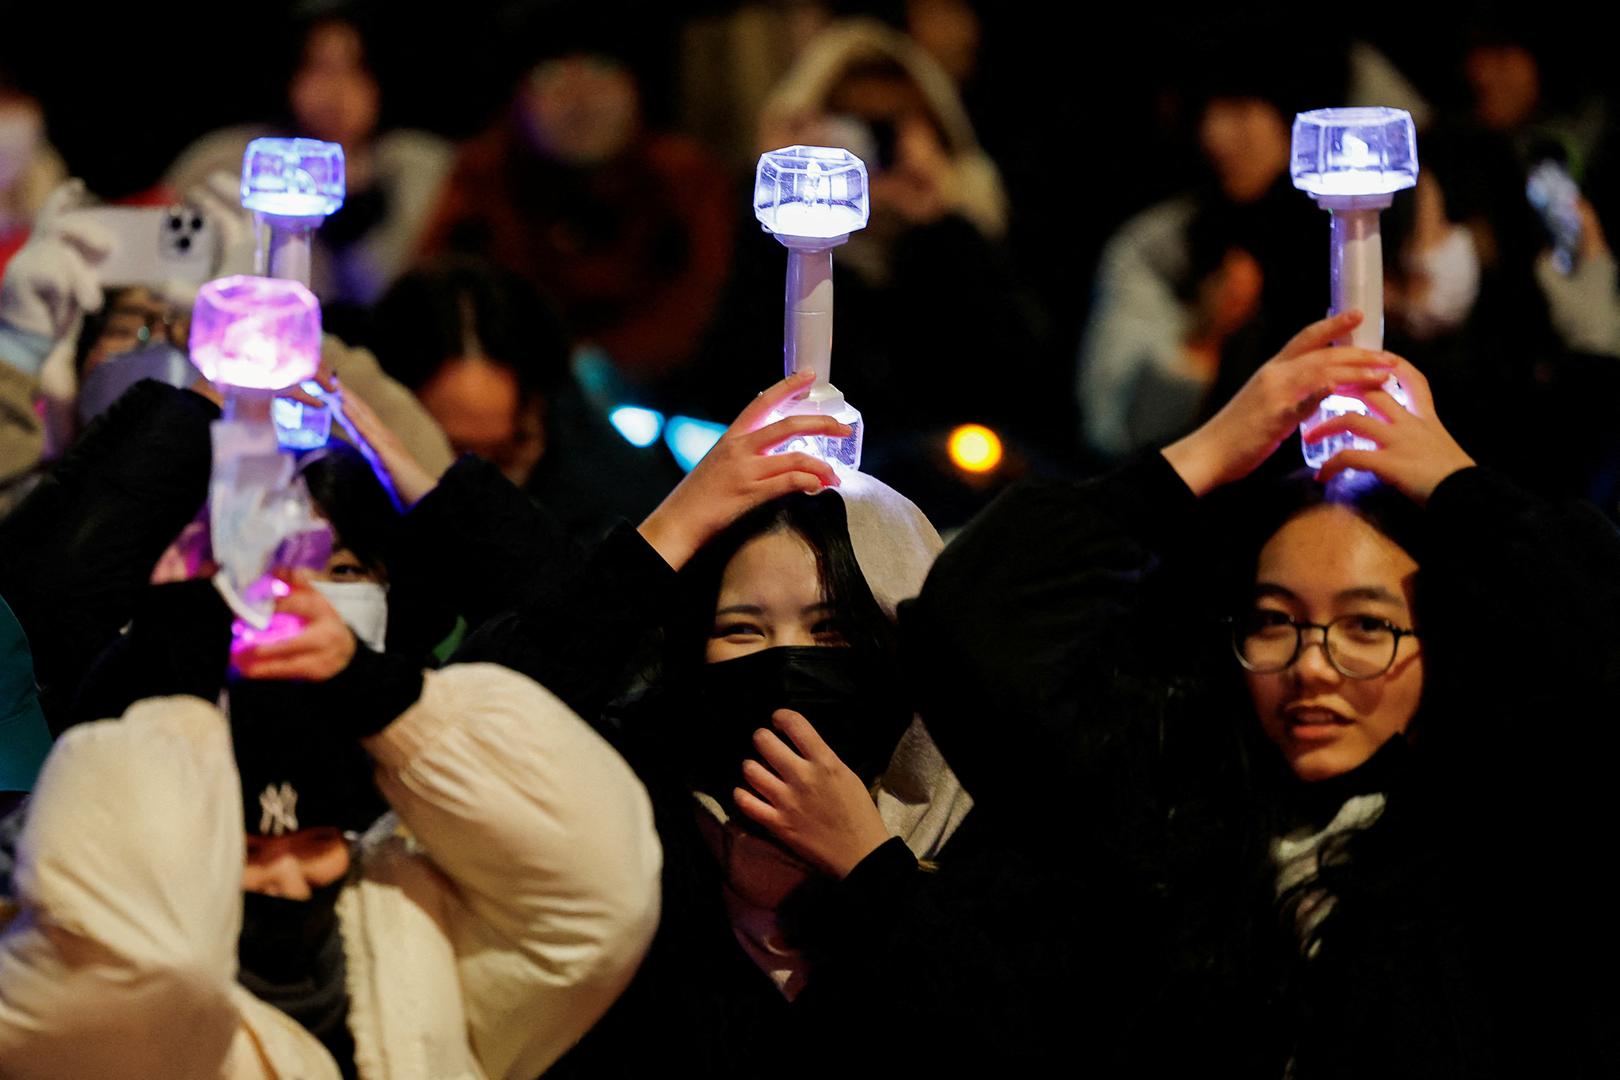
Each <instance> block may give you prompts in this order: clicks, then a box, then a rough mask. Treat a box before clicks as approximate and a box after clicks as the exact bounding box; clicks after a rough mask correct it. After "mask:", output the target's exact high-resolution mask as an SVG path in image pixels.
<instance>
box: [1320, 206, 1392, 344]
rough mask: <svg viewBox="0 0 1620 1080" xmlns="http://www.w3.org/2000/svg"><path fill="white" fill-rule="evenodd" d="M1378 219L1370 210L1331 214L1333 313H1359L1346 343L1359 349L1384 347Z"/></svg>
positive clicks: (1342, 211) (1382, 290)
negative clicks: (1356, 323)
mask: <svg viewBox="0 0 1620 1080" xmlns="http://www.w3.org/2000/svg"><path fill="white" fill-rule="evenodd" d="M1378 216H1379V211H1378V210H1374V209H1355V210H1335V211H1333V240H1332V245H1333V248H1332V263H1333V313H1334V314H1335V315H1337V314H1340V313H1342V312H1346V311H1360V312H1361V314H1362V320H1361V325H1359V326H1357V327H1356V328H1355V329H1354V330H1352V331H1351V332H1350V344H1352V345H1355V346H1357V347H1358V348H1362V349H1382V348H1383V347H1384V245H1383V238H1382V237H1381V236H1380V235H1379V231H1378Z"/></svg>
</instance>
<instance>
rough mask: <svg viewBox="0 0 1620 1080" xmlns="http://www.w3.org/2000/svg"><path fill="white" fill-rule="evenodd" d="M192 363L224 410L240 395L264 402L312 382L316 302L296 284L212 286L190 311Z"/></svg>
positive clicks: (269, 281)
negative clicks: (273, 394)
mask: <svg viewBox="0 0 1620 1080" xmlns="http://www.w3.org/2000/svg"><path fill="white" fill-rule="evenodd" d="M191 362H192V363H193V364H195V365H197V370H198V371H201V372H202V373H203V376H204V377H205V378H206V379H208V381H209V382H211V383H213V384H215V385H216V386H218V387H219V388H220V390H221V391H222V392H223V393H224V394H225V397H226V402H227V411H229V403H230V402H231V401H232V399H233V398H235V399H237V400H241V399H242V395H241V393H240V391H243V390H247V391H260V392H261V396H265V397H268V394H267V393H264V392H268V391H274V390H284V389H286V388H287V387H289V386H292V385H293V384H295V383H298V382H302V381H303V380H305V379H308V378H311V377H312V376H313V375H314V374H315V369H316V368H318V367H319V366H320V362H321V305H320V302H319V301H317V300H316V299H315V295H314V294H313V293H311V292H310V291H309V290H308V289H307V288H305V287H304V286H303V285H300V284H299V283H298V282H296V281H282V280H277V279H275V278H262V277H248V276H246V275H240V274H239V275H237V276H236V277H228V278H220V279H218V280H216V281H210V282H209V283H208V284H206V285H204V286H203V287H202V289H201V290H199V291H198V293H197V303H196V306H195V308H194V309H193V310H192V316H191ZM266 407H267V408H268V404H266Z"/></svg>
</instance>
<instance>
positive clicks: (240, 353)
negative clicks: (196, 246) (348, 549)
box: [191, 276, 331, 646]
mask: <svg viewBox="0 0 1620 1080" xmlns="http://www.w3.org/2000/svg"><path fill="white" fill-rule="evenodd" d="M320 356H321V309H320V304H319V303H317V302H316V300H315V297H314V295H313V294H311V293H310V291H309V290H308V289H306V288H304V286H302V285H300V284H299V283H298V282H296V281H280V280H276V279H273V278H260V277H242V276H239V277H229V278H220V279H218V280H216V281H210V282H209V283H208V284H206V285H204V286H203V287H202V289H201V290H200V291H199V292H198V293H197V302H196V305H195V307H194V308H193V309H192V317H191V361H192V363H193V364H195V365H196V366H197V370H199V371H201V372H202V373H203V376H204V377H205V378H207V379H208V381H209V382H211V383H213V384H214V385H215V386H216V387H218V388H219V390H220V391H221V393H223V394H224V396H225V403H224V414H223V417H222V418H221V419H220V420H218V421H216V422H215V423H214V424H213V426H212V429H211V432H210V434H211V436H212V440H213V452H214V457H213V473H212V475H211V477H210V479H209V488H208V515H209V533H210V540H211V543H212V546H213V552H214V559H215V561H216V562H218V563H219V565H220V573H219V575H218V576H217V577H216V578H215V579H214V580H215V584H216V585H217V586H218V588H219V590H220V594H221V595H222V596H224V598H225V600H226V602H227V603H228V604H229V605H230V606H231V610H232V611H234V612H235V613H236V615H237V616H238V619H237V625H236V627H235V628H234V629H235V633H236V641H237V644H238V645H239V646H240V645H241V644H244V643H246V642H249V641H252V640H254V639H255V638H257V639H258V640H264V635H265V634H266V633H267V632H269V633H273V634H277V636H279V634H281V633H292V632H296V630H297V624H296V620H290V619H287V618H285V617H283V616H279V615H278V616H275V618H276V619H278V620H281V621H282V623H283V625H282V626H280V627H279V628H278V627H277V626H275V625H273V622H272V612H273V608H274V604H275V597H276V592H277V590H276V586H277V582H276V581H275V580H274V579H273V578H271V577H269V576H268V574H269V571H270V570H271V569H272V568H273V567H275V566H298V565H303V566H321V565H324V564H325V562H326V558H327V556H328V555H329V554H330V551H331V532H330V530H329V529H328V528H327V527H326V525H325V524H324V523H323V522H321V521H320V520H319V519H318V518H317V517H316V516H315V514H314V512H313V510H312V508H311V505H310V501H309V494H308V492H307V491H306V490H305V488H304V485H303V483H302V481H300V480H297V479H295V478H294V476H293V459H292V457H291V456H289V455H287V454H284V453H282V452H281V448H280V446H279V444H278V442H277V440H276V431H275V427H274V425H273V423H272V422H271V407H272V402H273V401H274V399H275V393H276V391H278V390H282V389H285V388H287V387H289V386H292V385H293V384H295V383H297V382H299V381H300V380H303V379H307V378H309V377H310V376H312V375H314V374H315V369H316V367H317V366H318V365H319V363H320Z"/></svg>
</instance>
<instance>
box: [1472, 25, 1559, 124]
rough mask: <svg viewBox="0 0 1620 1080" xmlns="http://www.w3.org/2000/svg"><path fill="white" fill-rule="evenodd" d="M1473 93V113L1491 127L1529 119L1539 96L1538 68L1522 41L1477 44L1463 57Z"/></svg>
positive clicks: (1539, 76)
mask: <svg viewBox="0 0 1620 1080" xmlns="http://www.w3.org/2000/svg"><path fill="white" fill-rule="evenodd" d="M1463 73H1464V75H1466V76H1467V78H1468V86H1469V89H1471V90H1472V91H1473V93H1474V115H1475V116H1476V117H1477V118H1478V119H1479V122H1480V123H1481V124H1483V125H1485V126H1486V127H1488V128H1490V129H1492V130H1493V131H1511V130H1513V129H1514V128H1516V127H1518V126H1519V125H1520V124H1522V123H1524V122H1525V121H1526V120H1528V119H1530V116H1531V114H1532V113H1534V112H1535V110H1536V102H1538V101H1539V100H1540V99H1541V70H1540V69H1539V68H1538V67H1537V66H1536V58H1535V57H1534V56H1532V55H1531V54H1530V50H1529V49H1526V48H1525V47H1524V46H1522V45H1476V46H1475V47H1474V48H1472V49H1470V50H1469V51H1468V56H1467V57H1466V58H1465V59H1464V61H1463Z"/></svg>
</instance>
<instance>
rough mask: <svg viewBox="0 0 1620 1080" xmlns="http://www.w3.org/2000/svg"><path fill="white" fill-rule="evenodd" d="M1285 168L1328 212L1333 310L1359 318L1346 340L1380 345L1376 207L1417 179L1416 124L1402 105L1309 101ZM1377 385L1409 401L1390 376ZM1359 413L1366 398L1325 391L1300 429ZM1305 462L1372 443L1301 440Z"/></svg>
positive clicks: (1348, 438) (1350, 438) (1316, 463)
mask: <svg viewBox="0 0 1620 1080" xmlns="http://www.w3.org/2000/svg"><path fill="white" fill-rule="evenodd" d="M1290 172H1291V173H1292V175H1293V178H1294V186H1295V187H1297V188H1299V189H1300V190H1301V191H1303V192H1306V193H1307V194H1309V195H1310V196H1311V197H1312V198H1314V199H1315V200H1316V205H1318V206H1320V207H1321V208H1322V209H1324V210H1326V211H1328V212H1329V213H1330V214H1332V215H1333V232H1332V247H1331V251H1332V255H1331V266H1332V279H1333V312H1334V313H1335V314H1337V313H1339V312H1341V311H1349V310H1352V309H1356V310H1359V311H1360V312H1361V313H1362V315H1363V318H1362V320H1361V325H1360V326H1358V327H1356V328H1355V330H1353V331H1351V334H1350V343H1351V344H1352V345H1356V346H1359V347H1360V348H1363V349H1381V348H1383V347H1384V249H1383V239H1382V237H1381V236H1380V235H1379V230H1378V225H1379V221H1378V215H1379V213H1380V212H1381V211H1382V210H1384V209H1385V208H1386V207H1388V206H1389V205H1390V204H1391V203H1392V202H1394V200H1395V193H1396V192H1397V191H1401V190H1403V189H1405V188H1409V187H1412V186H1413V185H1414V184H1416V183H1417V174H1418V160H1417V132H1416V129H1415V128H1414V127H1413V126H1412V117H1411V114H1410V113H1408V112H1406V111H1405V110H1404V109H1389V108H1363V109H1316V110H1313V111H1311V112H1304V113H1300V114H1299V115H1298V116H1296V117H1294V138H1293V150H1292V154H1291V168H1290ZM1384 388H1385V389H1386V390H1388V391H1389V393H1390V395H1391V396H1392V397H1394V398H1395V399H1396V400H1397V401H1399V402H1400V403H1401V404H1402V405H1403V406H1406V407H1408V408H1410V407H1411V406H1410V402H1409V401H1408V399H1407V396H1406V391H1405V390H1403V389H1402V388H1401V385H1400V383H1398V382H1397V381H1396V380H1395V377H1394V376H1390V379H1389V381H1388V382H1387V383H1385V385H1384ZM1350 412H1354V413H1360V414H1362V415H1366V412H1367V406H1366V403H1365V402H1363V401H1361V400H1360V399H1359V398H1353V397H1350V396H1348V395H1345V394H1330V395H1329V396H1328V397H1326V398H1324V399H1323V401H1322V404H1321V405H1320V406H1319V407H1318V408H1317V411H1316V413H1315V415H1313V416H1312V417H1311V418H1310V419H1308V420H1306V421H1305V422H1304V423H1303V424H1301V425H1300V431H1301V433H1303V432H1305V431H1307V430H1309V429H1310V428H1313V427H1315V426H1316V425H1318V424H1320V423H1323V422H1324V421H1326V420H1330V419H1332V418H1333V417H1335V416H1343V415H1344V414H1345V413H1350ZM1303 446H1304V451H1305V464H1306V465H1309V466H1310V467H1311V468H1313V469H1319V468H1321V467H1322V465H1323V464H1324V463H1325V462H1326V461H1327V460H1328V459H1329V458H1331V457H1332V456H1333V455H1334V454H1337V453H1338V452H1339V451H1341V450H1346V449H1350V448H1352V447H1354V448H1357V449H1365V450H1372V449H1376V447H1375V445H1374V444H1373V443H1371V442H1369V441H1367V440H1366V439H1361V438H1357V437H1356V436H1354V435H1351V434H1349V433H1348V432H1346V433H1343V434H1340V435H1332V436H1329V437H1328V438H1326V439H1323V440H1321V441H1320V442H1316V443H1304V444H1303Z"/></svg>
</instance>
